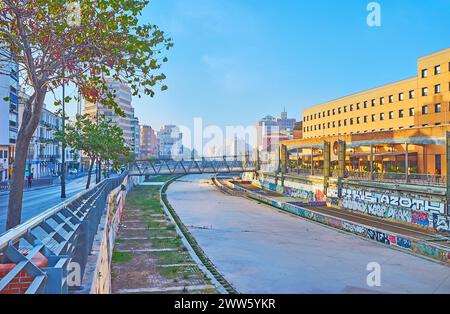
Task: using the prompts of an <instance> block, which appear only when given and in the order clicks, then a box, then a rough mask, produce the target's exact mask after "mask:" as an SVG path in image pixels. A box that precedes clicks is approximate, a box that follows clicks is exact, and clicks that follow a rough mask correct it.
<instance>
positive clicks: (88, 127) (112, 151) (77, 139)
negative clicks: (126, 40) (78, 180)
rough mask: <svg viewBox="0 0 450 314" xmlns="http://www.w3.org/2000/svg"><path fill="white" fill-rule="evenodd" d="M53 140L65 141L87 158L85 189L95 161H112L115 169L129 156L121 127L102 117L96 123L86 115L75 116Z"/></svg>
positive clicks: (88, 185) (89, 183)
mask: <svg viewBox="0 0 450 314" xmlns="http://www.w3.org/2000/svg"><path fill="white" fill-rule="evenodd" d="M54 140H55V141H56V142H65V144H66V145H68V146H70V147H71V148H72V149H75V150H78V151H82V152H83V153H84V154H85V155H86V156H87V157H88V158H89V168H88V179H87V183H86V189H89V187H90V185H91V177H92V170H93V167H94V165H95V164H96V163H97V162H108V163H112V164H113V165H114V169H115V168H117V167H118V166H119V165H121V163H122V162H124V161H125V160H127V158H128V156H129V148H128V147H127V146H126V144H125V140H124V138H123V131H122V129H121V128H119V127H118V126H117V125H114V124H113V123H112V122H111V120H107V119H105V118H104V117H101V118H100V120H99V121H98V123H96V122H94V121H93V120H92V119H91V118H90V117H89V116H88V115H83V116H77V120H76V122H75V123H73V124H68V125H67V127H66V131H65V132H64V133H63V132H62V131H61V130H59V131H57V132H56V135H55V139H54Z"/></svg>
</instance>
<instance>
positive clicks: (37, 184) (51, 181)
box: [0, 173, 87, 195]
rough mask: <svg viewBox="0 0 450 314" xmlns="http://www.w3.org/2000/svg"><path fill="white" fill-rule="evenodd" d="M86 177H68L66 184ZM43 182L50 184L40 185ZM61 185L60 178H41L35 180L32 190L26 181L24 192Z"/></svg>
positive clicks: (1, 193) (6, 192) (1, 191)
mask: <svg viewBox="0 0 450 314" xmlns="http://www.w3.org/2000/svg"><path fill="white" fill-rule="evenodd" d="M85 176H87V173H81V174H78V175H74V176H68V177H66V183H68V182H70V181H72V180H75V179H79V178H82V177H85ZM43 180H46V182H48V183H43V184H40V182H39V181H41V182H44V181H43ZM0 184H1V182H0ZM60 184H61V181H60V177H41V178H38V179H35V180H33V182H32V185H31V188H28V183H27V180H26V179H25V184H24V189H23V191H24V192H29V191H30V192H31V191H36V190H42V189H46V188H51V187H55V186H59V185H60ZM8 193H9V191H5V190H0V195H6V194H8Z"/></svg>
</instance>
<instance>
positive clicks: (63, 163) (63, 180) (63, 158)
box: [61, 62, 66, 198]
mask: <svg viewBox="0 0 450 314" xmlns="http://www.w3.org/2000/svg"><path fill="white" fill-rule="evenodd" d="M65 76H66V74H65V70H64V62H63V83H62V135H63V141H62V147H61V148H62V156H61V198H66V134H65V133H66V105H65V103H66V87H65V82H64V78H65Z"/></svg>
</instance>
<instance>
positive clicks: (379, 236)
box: [367, 229, 391, 245]
mask: <svg viewBox="0 0 450 314" xmlns="http://www.w3.org/2000/svg"><path fill="white" fill-rule="evenodd" d="M367 236H368V237H369V239H371V240H375V241H377V242H380V243H383V244H388V245H390V244H391V242H390V241H389V237H388V235H387V234H386V233H383V232H380V231H375V230H372V229H367Z"/></svg>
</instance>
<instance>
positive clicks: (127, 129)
mask: <svg viewBox="0 0 450 314" xmlns="http://www.w3.org/2000/svg"><path fill="white" fill-rule="evenodd" d="M106 84H107V85H108V88H110V89H111V90H112V91H113V92H114V93H115V95H116V102H117V104H118V106H119V107H120V109H122V111H123V112H124V113H125V116H124V117H121V116H119V115H118V114H117V113H115V111H114V109H112V108H108V107H107V106H103V105H101V104H96V103H92V102H89V101H85V102H84V113H85V114H89V115H90V116H91V117H92V118H93V119H96V118H97V117H101V116H105V117H106V118H107V119H110V120H112V122H113V123H115V124H116V125H117V126H119V127H120V128H121V129H122V131H123V138H124V140H125V143H126V144H127V145H128V146H129V147H130V148H134V140H133V136H134V130H133V119H134V110H133V107H132V105H131V99H132V97H131V89H130V87H129V86H128V85H127V84H124V83H121V82H119V81H116V80H113V79H107V80H106Z"/></svg>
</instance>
